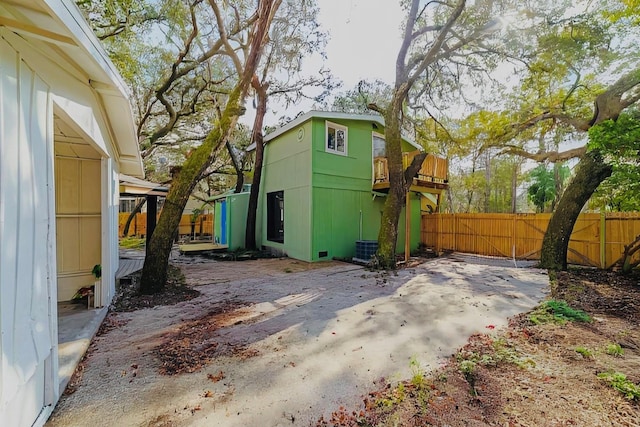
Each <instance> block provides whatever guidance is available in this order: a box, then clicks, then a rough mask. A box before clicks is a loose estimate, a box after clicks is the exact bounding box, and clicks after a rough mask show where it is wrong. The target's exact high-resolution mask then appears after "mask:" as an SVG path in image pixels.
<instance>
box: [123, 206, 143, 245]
mask: <svg viewBox="0 0 640 427" xmlns="http://www.w3.org/2000/svg"><path fill="white" fill-rule="evenodd" d="M145 203H147V198H146V197H141V198H140V200H139V201H138V203H136V206H135V208H133V211H131V213H130V214H129V217H128V218H127V222H126V223H125V224H124V228H123V230H122V237H127V235H128V234H129V227H131V221H133V219H134V218H135V217H136V215H137V214H138V213H139V212H140V211H141V210H142V207H143V206H144V204H145Z"/></svg>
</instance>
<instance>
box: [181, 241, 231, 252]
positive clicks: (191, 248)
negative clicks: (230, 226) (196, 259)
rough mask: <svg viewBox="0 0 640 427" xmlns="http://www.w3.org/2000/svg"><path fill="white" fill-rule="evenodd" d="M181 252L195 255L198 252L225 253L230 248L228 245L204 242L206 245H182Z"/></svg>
mask: <svg viewBox="0 0 640 427" xmlns="http://www.w3.org/2000/svg"><path fill="white" fill-rule="evenodd" d="M179 248H180V252H184V253H190V254H195V253H198V252H206V251H225V250H227V249H228V248H229V246H228V245H221V244H219V243H212V242H204V243H186V244H184V245H180V246H179Z"/></svg>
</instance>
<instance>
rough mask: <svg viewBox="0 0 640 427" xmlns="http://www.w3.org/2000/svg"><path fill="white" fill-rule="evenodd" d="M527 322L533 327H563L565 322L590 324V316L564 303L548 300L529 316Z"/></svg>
mask: <svg viewBox="0 0 640 427" xmlns="http://www.w3.org/2000/svg"><path fill="white" fill-rule="evenodd" d="M529 321H531V323H533V324H534V325H540V324H543V323H558V324H561V325H563V324H565V323H566V322H591V316H589V315H588V314H587V313H585V312H584V311H582V310H578V309H575V308H572V307H569V305H567V303H566V302H564V301H558V300H550V301H546V302H544V303H542V304H540V305H539V306H538V308H536V309H535V310H533V311H532V312H531V314H529Z"/></svg>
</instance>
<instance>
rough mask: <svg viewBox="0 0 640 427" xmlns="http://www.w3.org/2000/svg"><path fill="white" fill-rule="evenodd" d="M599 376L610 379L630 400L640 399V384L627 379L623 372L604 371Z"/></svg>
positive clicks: (614, 386) (612, 384)
mask: <svg viewBox="0 0 640 427" xmlns="http://www.w3.org/2000/svg"><path fill="white" fill-rule="evenodd" d="M598 378H600V379H603V380H605V381H608V382H609V384H610V385H611V387H613V388H614V389H615V390H618V391H619V392H620V393H622V394H623V395H624V397H626V398H627V399H629V400H640V386H638V385H637V384H634V383H633V382H631V381H629V380H628V379H627V376H626V375H625V374H623V373H621V372H602V373H600V374H598Z"/></svg>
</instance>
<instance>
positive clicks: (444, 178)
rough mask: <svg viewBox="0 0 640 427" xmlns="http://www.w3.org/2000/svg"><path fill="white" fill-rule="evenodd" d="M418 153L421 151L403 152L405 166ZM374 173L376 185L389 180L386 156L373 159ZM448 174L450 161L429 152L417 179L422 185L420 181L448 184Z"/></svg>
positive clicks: (405, 166)
mask: <svg viewBox="0 0 640 427" xmlns="http://www.w3.org/2000/svg"><path fill="white" fill-rule="evenodd" d="M418 154H420V152H419V151H412V152H409V153H402V165H403V167H404V168H405V169H406V168H407V167H408V166H409V165H410V164H411V162H412V161H413V158H414V157H415V156H416V155H418ZM373 174H374V175H373V183H374V185H375V184H382V183H388V182H389V167H388V163H387V158H386V157H376V158H374V159H373ZM448 174H449V162H448V161H447V159H443V158H442V157H436V156H434V155H433V154H429V155H427V157H426V158H425V159H424V161H423V162H422V167H421V168H420V171H418V175H417V177H416V178H415V179H417V181H418V185H420V182H425V183H437V184H446V183H447V182H448Z"/></svg>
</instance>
